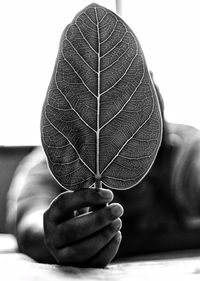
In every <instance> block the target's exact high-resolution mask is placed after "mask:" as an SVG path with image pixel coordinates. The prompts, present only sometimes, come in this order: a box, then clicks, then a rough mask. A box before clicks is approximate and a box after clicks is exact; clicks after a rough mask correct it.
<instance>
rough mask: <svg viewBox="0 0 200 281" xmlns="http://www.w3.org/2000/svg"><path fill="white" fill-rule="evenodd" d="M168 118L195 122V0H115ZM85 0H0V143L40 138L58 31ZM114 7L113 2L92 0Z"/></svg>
mask: <svg viewBox="0 0 200 281" xmlns="http://www.w3.org/2000/svg"><path fill="white" fill-rule="evenodd" d="M122 1H123V15H122V17H123V19H124V20H125V21H126V22H127V23H128V24H129V26H130V27H131V28H132V30H133V31H134V33H135V34H136V36H137V37H138V39H139V41H140V43H141V45H142V48H143V51H144V54H145V57H146V60H147V64H148V67H149V69H151V70H152V71H153V73H154V79H155V81H156V83H157V84H158V86H159V88H160V91H161V93H162V95H163V98H164V101H165V114H166V117H167V120H168V121H171V122H176V123H185V124H190V125H192V126H196V127H198V128H200V109H199V106H200V104H199V100H200V98H199V96H200V78H199V76H200V1H199V0H187V1H186V0H168V1H160V0H139V1H138V0H137V1H134V0H122ZM90 3H91V1H88V0H73V1H71V0H70V1H67V0H17V1H16V0H0V145H36V144H40V131H39V123H40V113H41V107H42V103H43V100H44V98H45V95H46V91H47V87H48V84H49V81H50V78H51V74H52V71H53V67H54V62H55V59H56V55H57V50H58V44H59V40H60V36H61V33H62V31H63V29H64V28H65V26H66V25H67V24H68V23H69V22H70V21H71V20H72V19H73V17H74V16H75V14H76V13H77V12H79V10H81V9H82V8H84V7H85V6H86V5H88V4H90ZM96 3H99V4H101V5H103V6H106V7H107V8H109V9H112V10H114V11H115V0H109V1H108V0H100V1H96Z"/></svg>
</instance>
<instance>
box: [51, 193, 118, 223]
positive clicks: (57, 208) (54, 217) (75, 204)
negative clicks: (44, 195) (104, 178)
mask: <svg viewBox="0 0 200 281" xmlns="http://www.w3.org/2000/svg"><path fill="white" fill-rule="evenodd" d="M112 199H113V193H112V191H110V190H109V189H103V188H102V189H92V188H87V189H80V190H78V191H75V192H73V191H66V192H64V193H62V194H60V195H59V196H58V197H56V198H55V199H54V200H53V202H52V203H51V205H50V207H49V209H48V211H47V214H46V218H47V219H48V220H50V221H57V222H62V221H63V220H66V219H68V218H71V217H73V216H74V211H75V210H79V209H81V208H84V207H88V206H95V205H99V204H106V203H109V202H111V201H112Z"/></svg>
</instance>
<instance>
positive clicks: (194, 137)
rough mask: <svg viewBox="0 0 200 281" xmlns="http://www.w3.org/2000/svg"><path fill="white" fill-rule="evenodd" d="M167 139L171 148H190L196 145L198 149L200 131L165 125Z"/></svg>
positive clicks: (175, 125) (172, 124) (171, 124)
mask: <svg viewBox="0 0 200 281" xmlns="http://www.w3.org/2000/svg"><path fill="white" fill-rule="evenodd" d="M167 128H168V132H167V139H168V143H169V144H170V145H172V146H178V147H179V148H181V147H183V148H184V149H188V148H191V147H193V146H195V145H197V146H198V147H199V148H200V146H199V145H200V130H199V129H197V128H195V127H192V126H189V125H184V124H174V123H167Z"/></svg>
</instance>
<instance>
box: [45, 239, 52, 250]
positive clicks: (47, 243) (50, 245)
mask: <svg viewBox="0 0 200 281" xmlns="http://www.w3.org/2000/svg"><path fill="white" fill-rule="evenodd" d="M45 245H46V246H47V248H48V249H51V248H52V241H51V239H50V237H45Z"/></svg>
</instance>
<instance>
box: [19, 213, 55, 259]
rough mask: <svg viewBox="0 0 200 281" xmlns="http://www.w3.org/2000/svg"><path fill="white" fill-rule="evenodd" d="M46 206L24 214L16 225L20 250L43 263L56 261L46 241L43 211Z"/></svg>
mask: <svg viewBox="0 0 200 281" xmlns="http://www.w3.org/2000/svg"><path fill="white" fill-rule="evenodd" d="M44 211H45V208H40V209H37V210H32V211H29V212H27V213H26V214H24V215H23V216H22V217H21V219H20V221H19V222H18V223H17V225H16V238H17V241H18V247H19V251H20V252H22V253H24V254H27V255H28V256H30V257H31V258H33V259H34V260H36V261H38V262H42V263H55V260H54V258H53V256H52V255H51V253H50V252H49V251H48V249H47V247H46V245H45V242H44V229H43V213H44Z"/></svg>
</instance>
